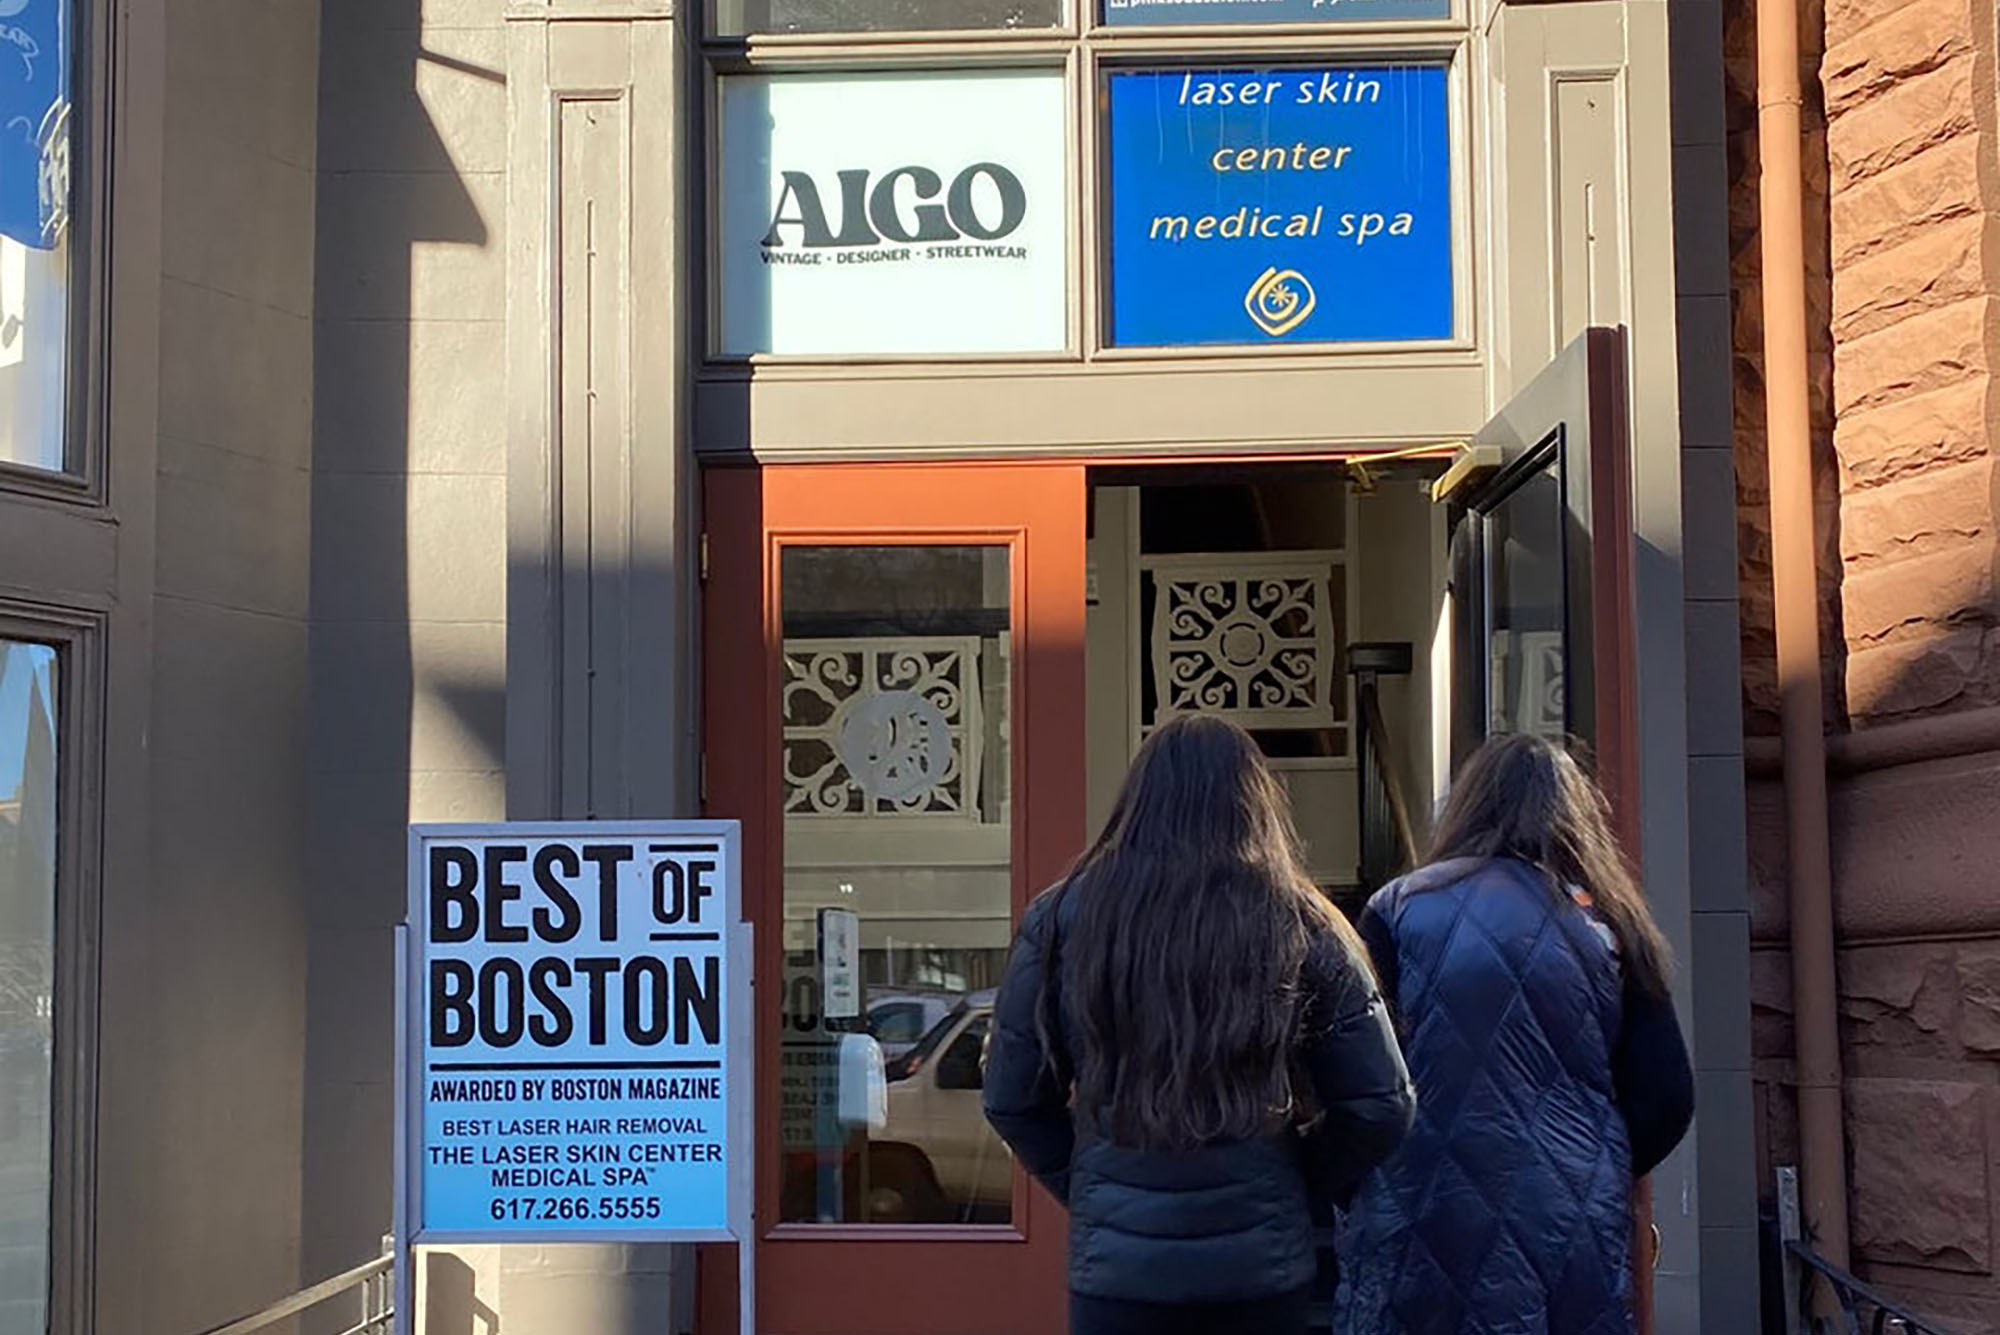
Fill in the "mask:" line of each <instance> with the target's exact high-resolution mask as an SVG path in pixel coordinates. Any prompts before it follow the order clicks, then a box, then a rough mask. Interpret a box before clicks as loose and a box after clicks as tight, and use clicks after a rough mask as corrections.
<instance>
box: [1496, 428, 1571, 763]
mask: <svg viewBox="0 0 2000 1335" xmlns="http://www.w3.org/2000/svg"><path fill="white" fill-rule="evenodd" d="M1563 524H1564V509H1563V497H1562V483H1561V480H1560V478H1559V477H1558V475H1557V472H1556V467H1555V461H1554V460H1553V459H1551V461H1550V463H1549V465H1548V467H1546V468H1543V469H1542V470H1541V471H1540V472H1538V473H1535V474H1534V475H1533V476H1531V477H1529V478H1528V479H1526V480H1525V481H1523V482H1522V483H1521V484H1520V485H1519V486H1518V487H1516V488H1515V489H1514V490H1512V491H1510V492H1508V493H1507V495H1506V497H1505V498H1504V499H1502V500H1501V501H1500V502H1499V503H1498V504H1497V505H1495V506H1494V507H1493V508H1492V509H1491V510H1490V511H1488V512H1487V516H1486V541H1487V564H1486V568H1487V579H1488V583H1487V606H1488V608H1489V612H1490V620H1489V623H1488V633H1489V635H1490V636H1491V656H1490V657H1489V659H1488V671H1489V672H1490V673H1491V676H1490V679H1489V681H1490V684H1489V686H1488V690H1487V700H1488V702H1489V708H1490V709H1491V711H1492V717H1491V719H1490V721H1489V726H1490V729H1491V731H1493V732H1497V733H1530V734H1533V735H1535V736H1541V737H1560V736H1562V735H1563V733H1564V732H1565V731H1566V730H1567V727H1568V706H1567V702H1566V693H1565V690H1564V685H1565V683H1564V675H1565V669H1564V654H1563V632H1564V628H1565V621H1564V615H1563V606H1564V603H1563V591H1564V580H1563Z"/></svg>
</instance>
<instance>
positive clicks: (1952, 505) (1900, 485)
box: [1840, 459, 1993, 575]
mask: <svg viewBox="0 0 2000 1335" xmlns="http://www.w3.org/2000/svg"><path fill="white" fill-rule="evenodd" d="M1992 485H1993V465H1992V463H1991V462H1990V461H1988V460H1983V459H1981V460H1975V461H1973V462H1972V463H1969V464H1951V465H1947V466H1944V467H1941V468H1936V469H1932V470H1930V471H1927V472H1923V473H1918V474H1915V475H1913V476H1910V477H1906V478H1903V479H1900V480H1897V481H1895V482H1891V483H1888V484H1887V485H1884V486H1879V487H1870V488H1866V489H1863V490H1857V491H1850V492H1849V493H1848V497H1847V504H1846V506H1845V507H1844V509H1843V511H1842V514H1841V517H1840V550H1841V555H1842V557H1843V558H1845V560H1846V563H1847V570H1848V573H1849V574H1850V575H1852V574H1855V573H1859V572H1862V571H1869V570H1875V569H1878V568H1883V567H1886V566H1889V565H1892V564H1894V563H1896V562H1899V561H1905V560H1909V559H1911V558H1913V557H1924V556H1931V555H1934V554H1936V553H1938V552H1941V551H1943V550H1945V549H1947V548H1950V547H1957V546H1962V545H1964V544H1966V543H1977V542H1982V541H1990V540H1991V534H1992V530H1993V493H1992Z"/></svg>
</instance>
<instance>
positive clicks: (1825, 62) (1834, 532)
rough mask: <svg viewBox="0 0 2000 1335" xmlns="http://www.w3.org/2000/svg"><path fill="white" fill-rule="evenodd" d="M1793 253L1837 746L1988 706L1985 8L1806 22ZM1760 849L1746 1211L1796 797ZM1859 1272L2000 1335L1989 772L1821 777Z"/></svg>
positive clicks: (1733, 63)
mask: <svg viewBox="0 0 2000 1335" xmlns="http://www.w3.org/2000/svg"><path fill="white" fill-rule="evenodd" d="M1750 8H1751V6H1750V3H1749V0H1735V3H1733V4H1732V8H1731V17H1730V21H1729V37H1730V40H1729V69H1730V77H1731V93H1732V131H1733V141H1732V142H1733V145H1734V150H1735V151H1733V152H1732V168H1733V171H1734V176H1733V181H1732V208H1731V212H1732V239H1733V241H1734V243H1735V255H1734V259H1735V266H1736V285H1737V321H1736V356H1737V426H1738V452H1737V463H1738V487H1739V497H1740V502H1741V504H1740V507H1739V531H1740V533H1741V536H1742V553H1743V554H1742V558H1741V571H1740V574H1741V577H1742V581H1743V607H1744V617H1743V624H1744V650H1745V674H1744V675H1745V682H1744V689H1745V702H1746V706H1747V708H1748V717H1747V723H1748V726H1749V728H1750V730H1751V731H1753V732H1759V731H1761V732H1766V733H1768V732H1770V731H1772V730H1774V725H1775V722H1776V700H1775V694H1774V689H1773V688H1774V684H1775V683H1774V681H1773V677H1772V672H1771V660H1770V640H1769V635H1770V617H1769V607H1770V587H1769V579H1770V572H1769V566H1768V523H1769V521H1768V514H1767V512H1766V496H1765V486H1764V476H1763V470H1764V453H1763V403H1762V399H1761V394H1760V392H1759V391H1760V387H1761V376H1760V374H1759V369H1760V368H1759V360H1760V351H1761V349H1760V342H1761V337H1762V323H1761V312H1760V310H1759V307H1758V301H1757V295H1758V293H1757V271H1758V264H1757V258H1758V257H1757V255H1756V245H1757V236H1756V232H1757V183H1756V143H1755V139H1756V134H1755V129H1756V127H1755V101H1754V91H1755V87H1754V76H1755V31H1754V22H1753V20H1752V16H1751V14H1750ZM1801 14H1802V22H1803V26H1804V32H1803V33H1802V48H1803V49H1802V53H1801V55H1802V59H1803V60H1804V61H1805V62H1806V65H1807V69H1806V71H1805V74H1806V79H1805V88H1806V100H1807V108H1806V116H1807V124H1808V129H1809V140H1808V144H1807V148H1806V160H1807V191H1806V198H1807V212H1808V217H1807V242H1808V262H1809V271H1810V272H1809V296H1810V301H1811V305H1812V311H1811V316H1812V320H1813V325H1814V328H1813V330H1812V340H1813V341H1812V346H1813V350H1814V378H1813V388H1814V397H1815V402H1814V411H1815V419H1816V444H1817V445H1818V446H1819V455H1818V460H1819V463H1820V465H1821V472H1820V477H1819V482H1820V487H1819V494H1820V499H1821V505H1820V509H1819V524H1820V539H1821V550H1822V561H1821V583H1822V591H1823V595H1824V597H1823V608H1822V627H1823V631H1824V632H1825V633H1826V634H1827V636H1828V638H1827V642H1826V645H1825V657H1826V661H1827V665H1828V671H1829V676H1828V680H1827V698H1828V708H1827V716H1828V717H1827V721H1828V724H1829V728H1830V730H1833V731H1844V730H1846V729H1849V728H1851V729H1853V730H1856V731H1862V730H1866V729H1869V728H1877V727H1882V726H1885V725H1892V724H1895V723H1897V722H1900V721H1904V720H1909V719H1914V718H1919V717H1922V716H1925V715H1930V714H1940V713H1952V712H1957V711H1963V710H1968V709H1977V708H1983V707H1987V706H1992V705H1994V704H1996V703H2000V644H1996V633H2000V588H1996V584H1995V581H1996V571H2000V564H1997V563H1996V562H2000V546H1997V545H1996V536H2000V531H1997V530H1996V518H1995V505H1996V494H1997V493H1996V481H2000V479H1997V478H1996V474H1995V468H1994V445H1995V442H1996V440H2000V433H1996V430H1995V428H1996V427H2000V390H1996V385H1995V378H1994V368H1995V365H1996V357H2000V152H1996V142H2000V140H1996V117H1997V116H2000V103H1996V97H1995V80H1994V69H1995V49H1994V47H1995V40H1996V33H1995V16H1994V12H1993V7H1992V4H1991V0H1825V3H1824V5H1823V6H1822V5H1821V4H1820V3H1819V0H1803V3H1802V9H1801ZM1753 779H1754V780H1755V781H1753V783H1752V784H1751V786H1750V795H1749V829H1750V841H1751V846H1750V853H1751V864H1752V878H1753V886H1754V897H1755V913H1754V917H1753V924H1754V933H1755V938H1756V950H1755V954H1754V956H1753V969H1752V972H1753V982H1752V991H1753V1005H1754V1032H1753V1045H1754V1052H1755V1060H1756V1074H1757V1079H1758V1086H1757V1088H1758V1099H1759V1106H1760V1114H1761V1115H1760V1119H1759V1121H1760V1128H1759V1129H1760V1143H1761V1153H1760V1156H1759V1159H1760V1164H1759V1171H1760V1177H1761V1181H1760V1190H1761V1192H1762V1194H1763V1195H1764V1196H1766V1197H1767V1198H1768V1196H1769V1193H1770V1170H1771V1168H1772V1167H1774V1166H1775V1165H1776V1164H1780V1163H1787V1162H1796V1159H1797V1150H1796V1143H1795V1119H1794V1109H1793V1102H1792V1098H1791V1094H1790V1089H1789V1081H1790V1079H1791V1068H1790V1053H1791V1051H1792V1035H1791V1011H1792V999H1791V980H1790V973H1789V965H1788V959H1787V956H1786V952H1785V931H1786V914H1785V890H1786V884H1785V882H1786V868H1785V865H1784V827H1783V814H1782V813H1783V794H1782V791H1781V789H1780V787H1779V785H1778V784H1777V783H1776V782H1775V779H1774V776H1772V775H1770V774H1768V773H1766V774H1763V775H1761V776H1753ZM1832 800H1833V859H1834V880H1835V900H1836V918H1837V922H1838V930H1839V933H1840V942H1841V952H1840V960H1839V966H1840V991H1841V1001H1840V1008H1841V1026H1842V1035H1843V1039H1844V1052H1845V1059H1846V1063H1847V1071H1846V1074H1847V1078H1848V1086H1847V1088H1848V1093H1847V1108H1848V1116H1849V1124H1848V1139H1849V1155H1850V1174H1851V1182H1850V1185H1851V1193H1852V1195H1851V1210H1852V1221H1851V1222H1852V1235H1853V1243H1854V1255H1855V1261H1856V1264H1857V1266H1858V1268H1859V1269H1860V1270H1861V1272H1862V1273H1863V1274H1864V1275H1866V1276H1868V1277H1869V1278H1871V1279H1874V1280H1877V1281H1879V1282H1881V1283H1883V1284H1884V1285H1886V1286H1887V1287H1889V1288H1890V1289H1892V1290H1894V1291H1897V1292H1900V1293H1902V1294H1904V1295H1907V1296H1908V1297H1910V1298H1911V1299H1912V1300H1913V1301H1915V1302H1916V1304H1917V1305H1918V1306H1919V1307H1920V1308H1921V1309H1923V1310H1926V1311H1929V1312H1931V1313H1933V1314H1936V1315H1939V1316H1941V1317H1948V1318H1955V1319H1956V1320H1957V1321H1958V1322H1959V1325H1960V1327H1961V1328H1963V1329H1965V1330H1967V1331H1975V1330H2000V1283H1996V1278H1995V1263H1996V1258H1995V1255H1994V1237H1995V1231H1996V1227H2000V1215H1996V1205H1997V1204H2000V1203H1997V1202H1996V1195H1995V1192H1994V1190H1993V1186H1994V1179H1995V1171H1996V1162H2000V1161H1996V1151H2000V1140H1996V1138H1995V1130H1996V1122H1995V1119H1996V1117H2000V1097H1996V1088H1995V1087H1996V1085H2000V904H1997V903H1995V902H1993V897H1992V895H1991V891H1990V874H1989V872H1988V869H1989V868H1990V867H1991V866H1993V865H1994V864H1995V862H1996V861H2000V756H1994V755H1972V756H1960V757H1957V758H1953V759H1929V760H1925V759H1923V758H1921V756H1912V757H1908V758H1906V759H1905V760H1904V762H1903V763H1899V764H1897V765H1896V766H1894V767H1891V768H1882V769H1875V770H1868V771H1865V772H1847V773H1840V774H1836V775H1835V776H1834V784H1833V791H1832Z"/></svg>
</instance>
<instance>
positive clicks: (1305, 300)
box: [1243, 268, 1317, 338]
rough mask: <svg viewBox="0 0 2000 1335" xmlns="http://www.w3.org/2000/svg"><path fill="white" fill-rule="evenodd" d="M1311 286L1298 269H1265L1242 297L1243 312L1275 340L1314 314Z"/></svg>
mask: <svg viewBox="0 0 2000 1335" xmlns="http://www.w3.org/2000/svg"><path fill="white" fill-rule="evenodd" d="M1316 300H1317V298H1316V297H1314V296H1313V290H1312V284H1311V283H1308V282H1307V281H1306V276H1305V275H1304V274H1302V273H1300V272H1299V271H1298V270H1297V269H1275V268H1273V269H1266V270H1264V272H1263V273H1262V274H1261V275H1259V276H1258V278H1257V281H1256V282H1254V283H1252V284H1250V290H1249V291H1248V292H1245V293H1244V294H1243V309H1244V310H1246V311H1248V312H1250V318H1251V319H1252V320H1254V321H1256V322H1257V327H1258V328H1259V329H1261V330H1263V331H1264V332H1265V333H1267V334H1269V335H1270V336H1271V337H1272V338H1278V337H1281V336H1283V335H1285V334H1289V333H1291V332H1292V331H1293V330H1294V329H1297V328H1298V327H1299V326H1300V325H1301V324H1303V323H1305V318H1306V317H1307V316H1308V315H1311V314H1312V313H1313V304H1314V302H1315V301H1316Z"/></svg>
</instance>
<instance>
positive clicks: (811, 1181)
mask: <svg viewBox="0 0 2000 1335" xmlns="http://www.w3.org/2000/svg"><path fill="white" fill-rule="evenodd" d="M1009 556H1010V552H1009V550H1008V548H1006V547H1003V546H959V545H950V546H946V545H935V546H934V545H922V546H877V545H868V546H841V547H826V546H787V547H785V548H783V549H782V552H781V555H780V562H781V570H780V580H779V584H780V594H779V599H780V608H781V614H782V617H783V622H784V669H783V675H782V685H781V688H780V699H779V702H778V708H779V711H780V715H781V717H782V720H783V727H784V734H783V763H782V767H781V774H782V781H783V796H782V803H783V810H784V825H785V828H784V848H785V907H784V922H783V926H782V928H781V930H782V932H783V935H784V940H783V943H782V946H783V950H784V970H785V972H784V978H783V997H784V1008H785V1014H784V1017H783V1020H782V1022H781V1025H780V1029H779V1033H780V1035H781V1036H780V1039H779V1043H780V1049H781V1050H780V1055H779V1060H780V1066H781V1072H782V1073H781V1075H780V1088H779V1107H780V1128H779V1132H780V1134H779V1138H780V1142H781V1143H782V1145H783V1147H784V1155H785V1179H784V1191H783V1194H782V1196H781V1199H780V1205H779V1210H780V1213H779V1219H780V1220H781V1222H784V1223H788V1224H791V1223H820V1224H972V1223H979V1224H1005V1223H1008V1222H1009V1221H1010V1219H1011V1217H1012V1214H1013V1200H1012V1197H1013V1172H1012V1167H1011V1162H1010V1159H1009V1157H1008V1154H1007V1150H1006V1147H1005V1146H1003V1145H1002V1144H1001V1143H1000V1140H999V1138H998V1137H997V1136H995V1135H994V1134H993V1132H992V1130H991V1128H989V1127H988V1126H987V1125H986V1118H985V1116H984V1115H983V1112H982V1110H981V1107H980V1088H981V1084H982V1073H983V1070H984V1056H985V1054H984V1049H983V1045H982V1042H981V1037H982V1036H983V1035H984V1033H985V1030H986V1024H987V1020H988V1017H989V1016H990V1015H991V1013H992V997H993V994H992V991H991V989H992V988H994V987H995V986H997V985H998V983H999V978H1000V971H1001V969H1002V968H1003V967H1004V966H1005V964H1006V959H1007V948H1008V945H1009V943H1010V941H1011V938H1012V934H1013V912H1012V906H1013V850H1012V840H1011V835H1010V815H1011V804H1010V782H1009V781H1010V772H1009V770H1010V765H1011V757H1012V753H1013V746H1012V741H1013V737H1012V721H1013V709H1012V672H1011V667H1012V664H1011V658H1012V648H1013V637H1012V634H1011V616H1012V608H1011V605H1010V604H1011V591H1012V585H1011V581H1010V580H1009V566H1010V561H1009ZM830 921H836V922H839V923H841V924H842V929H841V930H837V931H833V932H829V931H828V930H827V925H828V923H829V922H830ZM830 943H832V946H833V947H836V948H833V949H830ZM843 943H845V944H844V945H843ZM839 949H845V951H846V952H847V953H848V954H849V955H850V956H851V958H847V959H842V958H839V957H838V954H839ZM843 975H846V976H843ZM878 1013H879V1014H881V1015H883V1016H884V1017H885V1019H884V1023H885V1024H889V1023H893V1024H899V1025H902V1026H904V1027H903V1028H901V1029H895V1028H891V1029H890V1030H889V1032H887V1033H886V1034H885V1033H884V1032H883V1029H882V1028H881V1027H879V1026H878V1024H877V1022H876V1019H875V1017H876V1016H877V1015H878ZM913 1014H914V1015H915V1016H916V1017H918V1019H919V1020H920V1021H921V1020H922V1019H926V1018H927V1019H928V1021H929V1023H926V1024H923V1025H922V1028H921V1030H920V1031H917V1032H914V1033H913V1032H911V1029H910V1027H909V1026H910V1017H911V1016H912V1015H913ZM885 1040H886V1041H885ZM890 1048H894V1049H895V1051H894V1052H893V1054H892V1053H891V1052H890V1051H889V1049H890ZM843 1058H845V1059H846V1061H845V1066H846V1069H845V1070H843V1065H844V1062H843ZM856 1061H859V1062H861V1063H862V1067H863V1068H866V1067H869V1066H870V1065H871V1064H872V1063H873V1062H875V1061H881V1062H882V1063H883V1064H884V1071H883V1075H884V1078H885V1086H886V1087H885V1089H884V1097H883V1099H882V1101H881V1106H880V1107H877V1108H867V1107H858V1106H854V1105H855V1103H856V1100H855V1099H854V1098H853V1097H852V1091H851V1090H846V1091H844V1090H843V1088H842V1084H843V1080H845V1081H846V1082H847V1083H849V1084H851V1083H852V1081H853V1078H854V1072H855V1070H856V1069H860V1068H856V1067H855V1066H854V1062H856ZM843 1093H846V1094H847V1095H848V1098H847V1106H843V1099H842V1095H843Z"/></svg>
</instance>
